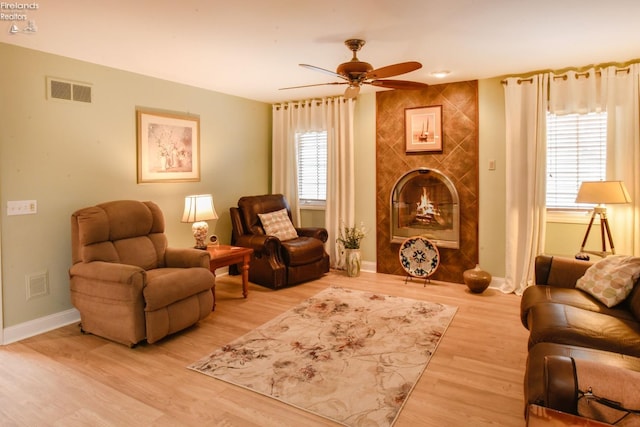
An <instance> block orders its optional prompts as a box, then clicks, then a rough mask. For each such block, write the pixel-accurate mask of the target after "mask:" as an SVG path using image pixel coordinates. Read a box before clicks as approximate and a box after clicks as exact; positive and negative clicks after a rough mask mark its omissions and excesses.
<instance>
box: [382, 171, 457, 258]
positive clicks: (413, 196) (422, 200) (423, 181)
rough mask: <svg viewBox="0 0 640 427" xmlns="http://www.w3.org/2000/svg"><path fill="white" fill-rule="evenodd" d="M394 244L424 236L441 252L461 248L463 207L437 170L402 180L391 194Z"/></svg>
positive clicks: (408, 173)
mask: <svg viewBox="0 0 640 427" xmlns="http://www.w3.org/2000/svg"><path fill="white" fill-rule="evenodd" d="M390 206H391V242H392V243H402V242H403V241H404V240H405V239H407V238H408V237H412V236H423V237H426V238H427V239H429V240H431V241H432V242H433V243H434V244H435V245H436V246H438V247H442V248H451V249H459V248H460V206H459V198H458V192H457V191H456V188H455V186H454V185H453V183H452V182H451V180H450V179H449V178H448V177H447V176H446V175H443V174H442V173H441V172H440V171H438V170H436V169H427V168H418V169H414V170H412V171H409V172H407V173H406V174H405V175H403V176H402V177H400V179H398V181H397V182H396V184H395V185H394V187H393V191H392V192H391V203H390Z"/></svg>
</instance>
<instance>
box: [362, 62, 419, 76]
mask: <svg viewBox="0 0 640 427" xmlns="http://www.w3.org/2000/svg"><path fill="white" fill-rule="evenodd" d="M420 68H422V64H421V63H419V62H416V61H409V62H401V63H399V64H393V65H387V66H386V67H380V68H376V69H375V70H372V71H369V72H368V73H367V78H368V79H384V78H386V77H393V76H398V75H400V74H405V73H409V72H411V71H415V70H419V69H420Z"/></svg>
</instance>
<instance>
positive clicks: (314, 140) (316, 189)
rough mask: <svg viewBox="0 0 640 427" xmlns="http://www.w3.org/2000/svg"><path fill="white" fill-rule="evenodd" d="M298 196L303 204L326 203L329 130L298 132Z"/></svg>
mask: <svg viewBox="0 0 640 427" xmlns="http://www.w3.org/2000/svg"><path fill="white" fill-rule="evenodd" d="M296 140H297V144H296V145H297V148H298V197H299V199H300V203H301V204H302V205H324V202H325V201H326V199H327V132H324V131H323V132H304V133H298V134H296Z"/></svg>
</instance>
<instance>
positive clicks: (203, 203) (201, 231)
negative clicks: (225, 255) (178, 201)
mask: <svg viewBox="0 0 640 427" xmlns="http://www.w3.org/2000/svg"><path fill="white" fill-rule="evenodd" d="M210 219H218V214H217V213H216V210H215V208H214V207H213V197H212V196H211V194H197V195H192V196H187V197H185V198H184V212H183V213H182V222H192V223H193V225H192V226H191V230H192V231H193V237H194V238H195V239H196V246H195V248H196V249H207V244H206V243H205V239H206V238H207V233H208V232H209V224H207V223H206V221H207V220H210Z"/></svg>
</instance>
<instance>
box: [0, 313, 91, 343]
mask: <svg viewBox="0 0 640 427" xmlns="http://www.w3.org/2000/svg"><path fill="white" fill-rule="evenodd" d="M79 321H80V312H78V310H76V309H75V308H72V309H70V310H66V311H61V312H60V313H55V314H51V315H49V316H45V317H40V318H39V319H34V320H29V321H28V322H24V323H20V324H18V325H15V326H9V327H8V328H5V329H4V331H3V337H2V338H3V342H2V343H0V344H11V343H12V342H16V341H20V340H23V339H25V338H29V337H33V336H35V335H39V334H42V333H45V332H49V331H52V330H54V329H57V328H60V327H62V326H66V325H69V324H71V323H74V322H79Z"/></svg>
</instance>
